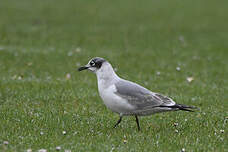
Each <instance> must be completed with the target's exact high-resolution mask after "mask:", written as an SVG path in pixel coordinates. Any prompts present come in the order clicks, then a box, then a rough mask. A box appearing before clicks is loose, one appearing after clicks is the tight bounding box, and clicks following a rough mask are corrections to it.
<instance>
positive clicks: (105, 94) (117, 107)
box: [98, 84, 135, 114]
mask: <svg viewBox="0 0 228 152" xmlns="http://www.w3.org/2000/svg"><path fill="white" fill-rule="evenodd" d="M98 90H99V94H100V96H101V98H102V99H103V101H104V104H105V105H106V106H107V107H108V108H109V109H111V110H112V111H113V112H117V113H119V114H125V113H129V112H131V111H132V110H133V109H135V108H134V106H132V105H131V104H129V103H128V102H127V100H125V99H123V98H121V97H119V96H118V95H116V94H115V92H116V87H115V85H114V84H113V85H110V86H109V87H107V88H103V87H102V85H101V84H100V85H99V84H98Z"/></svg>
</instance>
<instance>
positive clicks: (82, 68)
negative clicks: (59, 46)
mask: <svg viewBox="0 0 228 152" xmlns="http://www.w3.org/2000/svg"><path fill="white" fill-rule="evenodd" d="M88 68H89V67H87V66H82V67H80V68H78V71H82V70H86V69H88Z"/></svg>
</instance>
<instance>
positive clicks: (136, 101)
mask: <svg viewBox="0 0 228 152" xmlns="http://www.w3.org/2000/svg"><path fill="white" fill-rule="evenodd" d="M115 86H116V89H117V91H116V94H117V95H118V96H120V97H122V98H125V99H126V100H127V101H128V102H129V103H130V104H131V105H133V106H135V107H136V108H137V109H151V108H153V107H159V106H171V105H175V102H174V101H173V100H172V99H170V98H168V97H166V96H163V95H161V94H158V93H154V92H151V91H149V90H148V89H146V88H144V87H142V86H140V85H138V84H136V83H133V82H130V81H127V80H121V81H118V82H117V83H116V84H115Z"/></svg>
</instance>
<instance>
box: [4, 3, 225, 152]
mask: <svg viewBox="0 0 228 152" xmlns="http://www.w3.org/2000/svg"><path fill="white" fill-rule="evenodd" d="M227 4H228V3H227V1H225V0H221V1H219V2H217V1H206V0H198V1H186V0H172V1H156V0H153V1H149V0H146V1H144V2H141V1H138V0H126V1H120V0H116V1H102V0H93V1H85V0H77V1H74V0H69V1H64V2H63V1H60V0H55V1H54V0H46V1H35V0H30V1H28V0H20V1H16V0H2V1H1V4H0V18H1V21H0V151H26V150H27V149H30V148H31V149H32V150H33V151H37V150H39V149H47V150H48V151H55V148H56V147H57V146H60V147H61V150H62V151H64V150H65V149H69V150H71V151H181V149H182V148H184V149H185V150H186V151H187V152H190V151H194V152H196V151H200V152H201V151H211V152H223V151H224V152H225V151H228V146H227V145H228V144H227V143H228V134H227V132H228V129H227V128H228V127H227V122H228V95H227V91H228V80H227V78H228V60H227V58H228V52H227V50H228V43H227V41H228V28H227V27H228V20H227V18H228V11H227V10H228V5H227ZM94 56H100V57H104V58H106V59H107V60H109V61H110V62H111V63H112V64H113V66H114V67H116V68H118V69H117V70H118V71H117V73H118V74H119V75H120V76H121V77H123V78H125V79H129V80H131V81H134V82H137V83H139V84H141V85H143V86H145V87H147V88H148V89H151V90H153V91H154V92H160V93H163V94H165V95H168V96H170V97H172V98H174V99H175V100H176V101H177V102H178V103H182V104H187V105H194V106H197V107H199V108H200V109H199V110H198V111H197V112H195V113H188V112H181V111H180V112H170V113H163V114H157V115H153V116H149V117H140V123H141V128H142V131H141V132H138V131H137V128H136V124H135V121H134V118H133V117H124V119H123V122H122V123H121V125H120V126H119V127H118V128H116V129H112V126H113V125H114V124H115V122H116V121H117V120H118V115H116V114H114V113H112V112H111V111H109V110H108V109H107V108H106V107H105V106H104V104H103V103H102V100H101V99H100V97H99V95H98V92H97V84H96V77H95V75H93V74H92V73H89V72H82V73H79V72H77V71H76V68H77V67H78V66H79V65H83V64H86V63H87V62H88V60H89V59H90V58H91V57H94ZM176 67H180V68H181V70H180V71H177V70H176ZM157 72H160V75H157ZM69 75H70V77H69ZM187 77H194V80H193V81H192V82H191V83H189V82H187V81H186V78H187ZM174 123H178V125H177V126H175V125H174ZM63 131H66V134H63ZM223 131H224V132H223ZM6 141H7V142H8V144H4V142H6Z"/></svg>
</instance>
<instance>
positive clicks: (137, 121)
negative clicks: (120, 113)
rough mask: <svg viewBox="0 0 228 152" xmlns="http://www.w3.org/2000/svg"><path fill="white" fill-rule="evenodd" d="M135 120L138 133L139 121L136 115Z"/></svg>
mask: <svg viewBox="0 0 228 152" xmlns="http://www.w3.org/2000/svg"><path fill="white" fill-rule="evenodd" d="M135 120H136V123H137V127H138V131H140V126H139V119H138V117H137V115H135Z"/></svg>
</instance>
